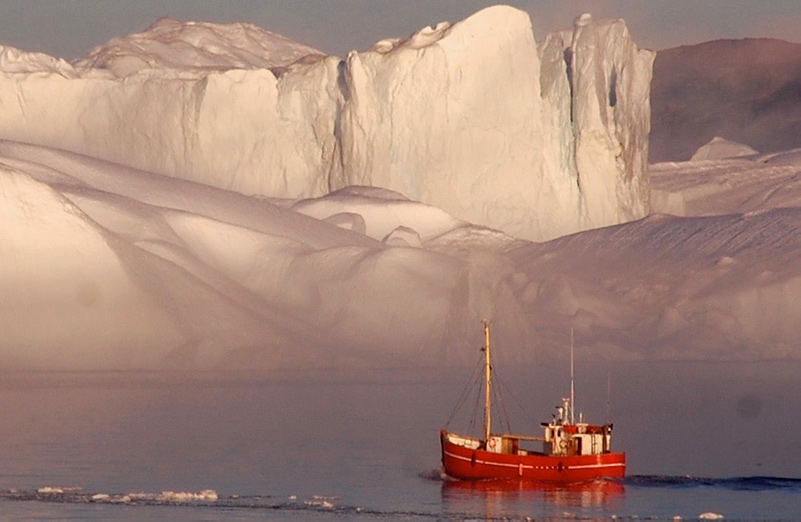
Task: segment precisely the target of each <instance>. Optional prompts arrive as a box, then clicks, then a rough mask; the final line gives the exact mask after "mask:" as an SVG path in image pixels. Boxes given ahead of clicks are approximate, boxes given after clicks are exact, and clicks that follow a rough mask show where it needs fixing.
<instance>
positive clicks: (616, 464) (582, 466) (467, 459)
mask: <svg viewBox="0 0 801 522" xmlns="http://www.w3.org/2000/svg"><path fill="white" fill-rule="evenodd" d="M445 455H447V456H449V457H453V458H455V459H458V460H463V461H465V462H472V461H473V459H472V457H463V456H462V455H456V454H454V453H451V452H449V451H447V450H446V451H445ZM554 458H558V457H554ZM476 464H485V465H487V466H498V467H503V468H516V469H520V468H522V469H559V466H558V465H556V466H532V465H530V464H523V463H522V462H521V463H518V464H511V463H507V462H493V461H490V460H479V459H476ZM625 465H626V464H624V463H623V462H612V463H609V464H579V465H572V466H570V465H566V464H564V462H563V463H562V469H563V470H566V469H589V468H616V467H621V466H625Z"/></svg>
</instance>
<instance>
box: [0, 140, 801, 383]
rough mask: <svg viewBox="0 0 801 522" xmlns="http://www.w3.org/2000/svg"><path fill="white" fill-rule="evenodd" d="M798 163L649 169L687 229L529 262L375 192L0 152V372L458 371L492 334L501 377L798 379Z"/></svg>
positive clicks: (514, 244) (653, 220) (474, 231)
mask: <svg viewBox="0 0 801 522" xmlns="http://www.w3.org/2000/svg"><path fill="white" fill-rule="evenodd" d="M792 157H794V156H793V154H792V153H790V154H788V155H787V157H785V158H784V160H781V159H779V158H778V157H777V156H776V155H772V156H770V157H764V158H760V159H761V160H763V161H759V162H756V161H747V160H727V161H718V162H712V161H707V162H690V163H683V164H661V165H657V166H655V167H654V169H655V170H654V173H653V174H654V187H655V190H656V192H655V194H665V193H670V194H673V195H674V196H673V197H674V198H676V199H678V200H681V201H684V202H685V203H684V206H683V207H682V208H681V209H679V210H681V211H682V213H683V214H684V216H686V217H681V216H670V215H667V214H654V215H652V216H650V217H648V218H646V219H643V220H639V221H636V222H633V223H628V224H623V225H617V226H613V227H607V228H602V229H598V230H592V231H586V232H582V233H578V234H574V235H570V236H566V237H563V238H559V239H556V240H553V241H550V242H547V243H541V244H536V243H531V242H528V241H521V240H516V239H514V238H512V237H509V236H507V235H505V234H502V233H500V232H498V231H494V230H491V229H487V228H483V227H476V226H474V225H470V224H468V223H466V222H464V221H461V220H458V219H455V218H453V217H451V216H449V215H448V214H446V213H445V212H443V211H442V210H440V209H437V208H435V207H431V206H428V205H425V204H422V203H417V202H414V201H411V200H409V199H407V198H405V197H403V196H402V195H400V194H397V193H393V192H390V191H387V190H383V189H376V188H372V187H350V188H348V189H343V190H341V191H338V192H336V193H333V194H331V195H328V196H325V197H321V198H315V199H309V200H305V201H301V202H295V203H293V202H289V201H279V200H268V199H265V198H261V197H254V196H244V195H242V194H238V193H235V192H231V191H224V190H221V189H217V188H214V187H209V186H205V185H201V184H195V183H192V182H187V181H182V180H178V179H174V178H170V177H164V176H160V175H155V174H151V173H147V172H143V171H137V170H134V169H131V168H129V167H123V166H120V165H115V164H112V163H108V162H105V161H102V160H97V159H93V158H89V157H86V156H81V155H76V154H74V153H69V152H63V151H58V150H54V149H50V148H43V147H40V146H34V145H24V144H19V143H13V142H0V165H2V171H1V172H0V259H2V263H0V328H2V331H3V336H2V337H0V361H2V362H3V364H4V365H5V367H7V368H42V367H46V368H48V367H49V368H81V369H87V368H93V369H95V368H121V369H130V368H164V367H173V368H249V369H254V368H308V367H318V368H338V367H344V366H348V367H353V366H357V367H382V368H390V367H392V368H397V367H414V366H440V365H444V366H451V365H454V364H466V363H468V362H469V361H471V360H472V358H473V356H474V355H475V354H474V352H473V350H470V349H465V347H466V346H468V347H469V346H473V345H475V342H476V338H477V337H480V324H479V321H480V319H481V318H485V317H487V318H491V319H492V320H493V322H494V324H495V334H494V336H495V338H496V344H497V345H498V346H499V347H503V349H502V350H499V352H498V357H499V358H501V359H505V360H506V361H507V362H509V361H510V360H512V361H517V362H521V363H526V364H534V363H535V361H541V360H543V359H547V358H549V357H559V356H560V354H564V353H565V351H564V349H563V348H564V346H565V343H566V342H567V339H568V337H569V333H568V332H569V331H570V328H571V327H573V328H575V331H576V339H577V344H578V345H579V346H580V348H581V350H582V351H583V353H584V354H585V356H588V357H590V356H591V357H596V356H597V357H602V358H611V359H699V358H700V359H719V360H732V359H747V360H751V359H762V358H798V357H799V351H798V350H799V346H801V326H799V323H798V321H797V320H796V319H797V316H798V314H799V313H801V302H799V301H798V299H797V296H798V295H800V294H799V292H801V288H800V287H799V284H801V263H799V262H798V260H799V259H801V242H800V241H799V238H798V234H797V230H798V229H799V227H801V208H799V207H798V201H801V199H799V198H798V197H796V195H795V193H794V189H793V187H794V186H795V185H796V184H795V182H794V179H795V178H796V177H798V175H799V174H801V171H800V170H799V166H798V164H796V165H791V164H788V163H790V158H792ZM770 160H778V161H779V164H778V165H771V164H770V163H767V161H770ZM782 163H783V164H782ZM705 183H706V184H705ZM696 187H699V190H696ZM796 192H797V191H796ZM662 201H665V198H664V197H662V196H660V197H654V202H655V204H660V202H662ZM773 203H777V205H773ZM726 205H728V206H729V208H730V209H731V211H729V212H726V208H725V207H726ZM788 205H794V206H789V207H788ZM776 206H781V207H785V208H774V207H776ZM664 210H671V209H664ZM588 352H590V353H591V354H593V355H589V354H588Z"/></svg>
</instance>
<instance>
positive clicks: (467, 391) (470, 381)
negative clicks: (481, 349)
mask: <svg viewBox="0 0 801 522" xmlns="http://www.w3.org/2000/svg"><path fill="white" fill-rule="evenodd" d="M480 366H481V358H480V357H479V359H478V362H477V363H476V366H475V367H474V368H473V373H472V374H471V375H470V378H469V379H468V381H467V384H466V385H465V387H464V389H462V394H461V396H460V397H459V400H458V401H457V403H456V407H455V408H454V409H453V411H452V412H451V415H450V417H448V421H447V422H446V423H445V427H446V428H447V427H448V426H449V425H450V423H451V421H452V420H453V418H454V417H455V416H456V414H457V413H458V412H459V410H461V408H462V406H464V403H465V402H467V399H468V398H469V397H470V392H471V391H472V389H473V388H475V386H476V384H477V383H478V379H477V378H476V374H477V373H478V368H479V367H480Z"/></svg>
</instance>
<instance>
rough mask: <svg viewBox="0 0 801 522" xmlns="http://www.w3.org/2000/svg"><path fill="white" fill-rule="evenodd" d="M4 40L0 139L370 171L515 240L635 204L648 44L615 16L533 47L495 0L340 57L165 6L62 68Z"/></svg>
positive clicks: (214, 179)
mask: <svg viewBox="0 0 801 522" xmlns="http://www.w3.org/2000/svg"><path fill="white" fill-rule="evenodd" d="M2 52H3V53H4V54H3V56H5V57H6V58H5V59H4V62H3V63H4V67H3V70H2V72H0V106H2V108H3V110H2V111H0V138H4V139H10V140H16V141H21V142H26V143H35V144H39V145H44V146H47V147H55V148H60V149H65V150H70V151H74V152H78V153H81V154H86V155H89V156H92V157H96V158H102V159H106V160H109V161H113V162H116V163H120V164H124V165H128V166H131V167H134V168H138V169H143V170H147V171H150V172H155V173H159V174H163V175H169V176H174V177H178V178H183V179H188V180H193V181H196V182H199V183H204V184H207V185H211V186H216V187H219V188H224V189H230V190H235V191H238V192H242V193H244V194H256V195H263V196H269V197H280V198H293V199H295V198H308V197H319V196H322V195H324V194H326V193H328V192H329V191H331V190H333V189H339V188H342V187H345V186H349V185H370V186H375V187H382V188H387V189H391V190H394V191H396V192H400V193H401V194H403V195H405V196H406V197H408V198H410V199H413V200H415V201H421V202H423V203H427V204H431V205H434V206H437V207H439V208H441V209H443V210H445V211H447V212H449V213H451V214H452V215H454V216H455V217H457V218H458V219H463V220H466V221H470V222H473V223H477V224H482V225H487V226H492V227H494V228H499V229H502V230H504V231H506V232H507V233H511V234H514V235H516V236H519V237H525V238H529V239H545V238H551V237H555V236H558V235H561V234H564V233H567V232H572V231H577V230H581V229H586V228H591V227H596V226H603V225H608V224H613V223H619V222H621V221H626V220H630V219H634V218H638V217H642V216H644V215H645V214H646V213H647V211H648V177H647V171H646V159H647V152H648V144H647V135H648V132H649V129H650V119H649V117H650V110H649V101H648V100H649V97H648V90H649V83H650V75H651V62H652V60H653V53H651V52H649V51H643V50H639V49H638V48H637V47H636V45H635V44H634V43H633V42H632V41H631V39H630V37H629V35H628V31H627V30H626V27H625V24H624V23H623V22H622V21H592V20H591V19H590V18H589V16H588V15H584V16H582V17H580V18H579V19H578V20H577V21H576V24H575V27H574V28H573V30H572V31H567V32H565V33H563V34H559V35H555V36H553V37H551V38H549V39H548V40H547V41H546V42H544V43H543V44H542V46H541V49H540V48H538V46H537V44H536V42H535V41H534V38H533V32H532V27H531V21H530V19H529V16H528V15H527V14H526V13H524V12H522V11H519V10H516V9H513V8H511V7H506V6H495V7H491V8H487V9H485V10H483V11H480V12H479V13H477V14H475V15H474V16H472V17H470V18H468V19H467V20H464V21H462V22H460V23H456V24H449V23H442V24H439V25H438V26H436V27H434V28H426V29H423V30H421V31H419V32H417V33H415V34H414V35H413V36H411V37H410V38H408V39H406V40H402V41H382V42H379V43H377V44H376V45H375V47H374V48H373V49H371V50H369V51H366V52H361V53H359V52H352V53H351V54H350V55H349V56H348V57H347V58H346V59H344V60H342V59H340V58H338V57H334V56H328V57H324V56H322V55H320V54H319V52H317V51H315V50H314V49H311V48H308V47H305V46H302V45H300V44H297V43H295V42H289V41H287V40H286V39H284V38H282V37H280V36H278V35H274V34H272V33H268V32H266V31H263V30H261V29H258V28H255V27H253V26H249V25H246V24H232V25H219V24H201V23H184V24H182V23H179V22H176V21H174V20H169V19H165V20H161V21H159V22H158V23H157V24H155V25H154V26H153V27H151V28H150V29H149V30H147V31H145V32H144V33H141V34H136V35H131V36H128V37H125V38H117V39H113V40H112V41H111V42H109V44H107V45H106V46H104V47H101V48H98V49H96V50H95V51H93V52H92V54H91V55H90V56H88V57H87V58H86V59H83V60H80V61H78V62H76V63H75V64H74V68H73V67H72V66H69V64H61V63H59V64H57V65H54V62H55V60H54V59H52V58H49V57H41V61H42V62H43V63H41V64H39V63H35V64H33V65H32V64H31V62H32V61H33V60H32V56H31V55H26V56H25V59H24V60H23V59H22V58H19V59H16V58H15V57H16V56H17V53H16V52H15V51H13V50H3V51H2ZM541 56H542V58H541ZM566 57H567V58H566ZM292 60H296V61H294V63H289V62H291V61H292ZM34 62H35V61H34ZM44 62H46V63H44ZM21 64H22V65H21Z"/></svg>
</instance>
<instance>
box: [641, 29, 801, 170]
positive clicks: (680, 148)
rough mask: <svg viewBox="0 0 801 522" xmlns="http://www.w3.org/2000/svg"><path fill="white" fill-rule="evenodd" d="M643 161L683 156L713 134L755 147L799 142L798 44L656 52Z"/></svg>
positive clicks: (736, 43) (740, 43) (737, 43)
mask: <svg viewBox="0 0 801 522" xmlns="http://www.w3.org/2000/svg"><path fill="white" fill-rule="evenodd" d="M651 114H652V117H651V140H650V143H651V146H650V162H651V163H656V162H660V161H680V160H687V159H689V158H690V156H692V154H693V153H694V152H695V151H696V150H697V149H698V148H699V147H700V146H702V145H704V144H706V143H708V142H709V141H710V140H711V139H712V138H714V137H715V136H720V137H723V138H726V139H728V140H733V141H737V142H740V143H744V144H746V145H750V146H751V147H753V148H755V149H757V150H758V151H759V152H775V151H779V150H787V149H792V148H797V147H801V44H794V43H789V42H785V41H782V40H775V39H768V38H757V39H744V40H715V41H711V42H706V43H702V44H698V45H689V46H682V47H676V48H673V49H667V50H665V51H660V52H658V53H657V56H656V60H655V62H654V75H653V81H652V84H651Z"/></svg>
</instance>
